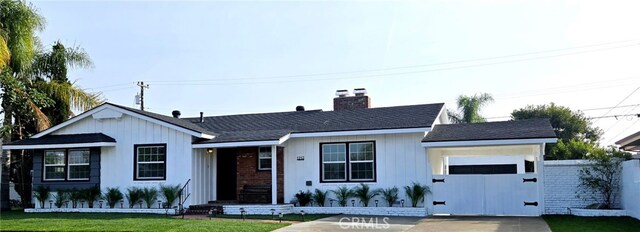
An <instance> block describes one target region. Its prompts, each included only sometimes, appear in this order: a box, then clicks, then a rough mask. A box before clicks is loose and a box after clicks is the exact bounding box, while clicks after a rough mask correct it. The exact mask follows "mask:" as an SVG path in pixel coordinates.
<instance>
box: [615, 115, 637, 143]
mask: <svg viewBox="0 0 640 232" xmlns="http://www.w3.org/2000/svg"><path fill="white" fill-rule="evenodd" d="M638 122H640V119H638V120H636V121H635V122H634V123H632V124H631V125H629V126H628V127H627V128H624V130H622V131H620V133H618V134H616V135H615V136H613V137H611V138H610V139H609V141H607V143H611V142H613V141H614V140H615V139H616V138H618V136H620V135H622V134H623V133H624V132H627V130H629V128H632V127H633V126H635V125H636V123H638Z"/></svg>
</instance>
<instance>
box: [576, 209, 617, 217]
mask: <svg viewBox="0 0 640 232" xmlns="http://www.w3.org/2000/svg"><path fill="white" fill-rule="evenodd" d="M569 211H570V212H571V215H575V216H581V217H622V216H627V211H626V210H622V209H578V208H571V209H569Z"/></svg>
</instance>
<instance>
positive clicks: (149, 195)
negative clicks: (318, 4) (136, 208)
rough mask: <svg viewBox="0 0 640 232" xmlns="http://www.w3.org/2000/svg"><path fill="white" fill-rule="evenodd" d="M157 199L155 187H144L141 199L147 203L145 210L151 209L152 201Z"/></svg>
mask: <svg viewBox="0 0 640 232" xmlns="http://www.w3.org/2000/svg"><path fill="white" fill-rule="evenodd" d="M157 198H158V189H156V188H155V187H145V188H143V189H142V199H143V200H144V202H145V203H147V208H151V206H152V205H153V203H154V201H155V200H156V199H157Z"/></svg>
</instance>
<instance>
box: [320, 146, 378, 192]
mask: <svg viewBox="0 0 640 232" xmlns="http://www.w3.org/2000/svg"><path fill="white" fill-rule="evenodd" d="M320 155H321V158H320V160H321V164H320V165H321V168H322V170H321V173H320V175H321V176H322V178H321V179H320V181H323V182H332V181H334V182H345V181H349V182H370V181H375V180H376V162H375V142H373V141H371V142H345V143H324V144H321V146H320Z"/></svg>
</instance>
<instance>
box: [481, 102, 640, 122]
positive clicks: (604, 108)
mask: <svg viewBox="0 0 640 232" xmlns="http://www.w3.org/2000/svg"><path fill="white" fill-rule="evenodd" d="M633 106H636V107H637V106H640V104H635V105H624V106H618V107H617V108H627V107H633ZM612 108H616V107H615V106H609V107H599V108H590V109H578V110H579V111H593V110H606V109H612ZM633 109H635V108H633ZM633 109H632V111H633ZM627 113H628V112H627ZM510 117H511V115H509V116H493V117H487V118H486V119H498V118H510Z"/></svg>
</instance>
